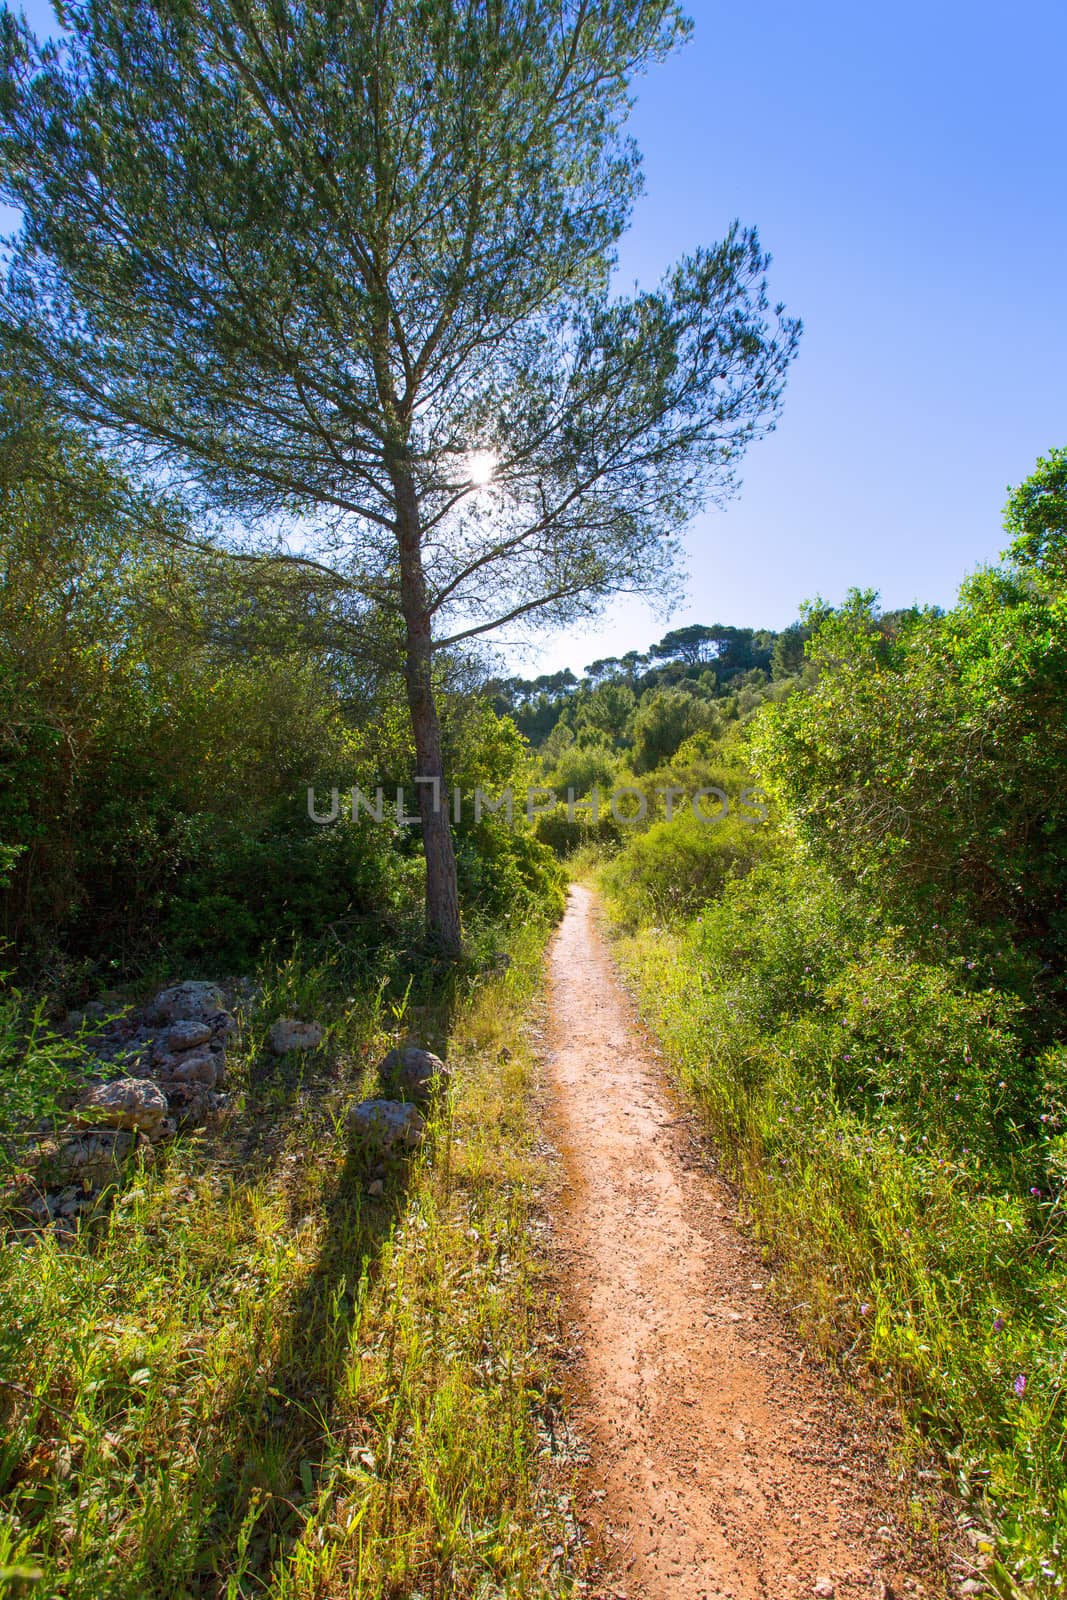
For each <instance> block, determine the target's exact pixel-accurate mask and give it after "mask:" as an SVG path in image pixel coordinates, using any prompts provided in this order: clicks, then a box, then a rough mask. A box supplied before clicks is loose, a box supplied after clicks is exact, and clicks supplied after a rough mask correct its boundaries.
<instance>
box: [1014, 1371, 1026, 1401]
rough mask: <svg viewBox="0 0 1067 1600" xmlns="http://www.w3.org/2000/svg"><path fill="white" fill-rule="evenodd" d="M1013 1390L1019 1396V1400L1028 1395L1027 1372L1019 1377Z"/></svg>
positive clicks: (1021, 1373)
mask: <svg viewBox="0 0 1067 1600" xmlns="http://www.w3.org/2000/svg"><path fill="white" fill-rule="evenodd" d="M1012 1388H1013V1389H1014V1390H1015V1393H1016V1394H1017V1395H1018V1396H1019V1399H1020V1400H1021V1399H1022V1397H1023V1395H1024V1394H1025V1393H1026V1373H1025V1372H1020V1374H1019V1376H1018V1377H1017V1378H1016V1380H1015V1382H1014V1383H1013V1384H1012Z"/></svg>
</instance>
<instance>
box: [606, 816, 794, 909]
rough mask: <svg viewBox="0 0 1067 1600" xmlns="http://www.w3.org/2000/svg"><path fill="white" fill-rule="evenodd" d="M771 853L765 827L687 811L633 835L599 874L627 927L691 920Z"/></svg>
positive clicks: (755, 823)
mask: <svg viewBox="0 0 1067 1600" xmlns="http://www.w3.org/2000/svg"><path fill="white" fill-rule="evenodd" d="M769 848H770V841H769V839H768V836H767V831H766V829H765V827H763V826H761V825H760V824H759V823H758V822H755V821H753V820H746V819H745V818H744V817H743V816H740V815H727V816H726V817H724V818H723V819H722V820H721V821H719V822H699V821H698V820H697V818H696V817H695V816H694V815H693V813H692V811H691V810H690V809H689V808H686V810H685V811H683V812H680V813H679V814H678V815H677V816H675V817H673V818H672V819H671V821H670V822H668V821H666V820H663V821H661V822H655V823H653V824H652V826H651V827H650V828H649V829H648V830H647V832H645V833H638V834H634V835H632V836H631V837H630V838H629V839H628V840H627V842H626V843H625V844H624V846H623V848H622V850H621V851H620V852H619V854H618V855H617V856H616V857H615V858H614V860H612V861H611V862H610V863H608V864H607V866H606V867H605V869H604V882H605V884H606V886H607V888H608V891H609V893H610V894H611V895H612V896H613V898H614V900H615V901H616V903H617V905H618V906H619V908H620V910H621V913H622V916H623V918H624V920H625V921H626V923H627V925H628V926H631V927H634V926H637V925H639V924H640V923H642V922H648V921H672V920H675V919H677V918H680V917H684V916H687V915H691V914H692V913H693V912H694V911H697V910H699V909H700V907H701V906H704V905H707V904H708V902H709V901H711V900H714V899H715V898H716V896H718V895H719V894H721V893H722V891H723V889H724V887H725V886H726V884H727V883H728V882H729V881H730V880H731V879H732V878H738V877H742V876H744V874H745V873H746V872H750V871H751V870H752V868H753V867H754V866H755V864H756V863H757V861H759V860H760V859H761V858H762V857H763V856H764V855H766V853H767V851H768V849H769Z"/></svg>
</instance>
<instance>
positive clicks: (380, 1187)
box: [367, 1178, 385, 1200]
mask: <svg viewBox="0 0 1067 1600" xmlns="http://www.w3.org/2000/svg"><path fill="white" fill-rule="evenodd" d="M367 1193H368V1194H369V1195H371V1196H372V1198H373V1199H375V1200H377V1198H378V1196H379V1195H382V1194H384V1193H385V1184H384V1183H383V1182H382V1180H381V1178H375V1180H374V1182H373V1183H368V1185H367Z"/></svg>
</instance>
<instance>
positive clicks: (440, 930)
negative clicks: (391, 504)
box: [393, 472, 462, 956]
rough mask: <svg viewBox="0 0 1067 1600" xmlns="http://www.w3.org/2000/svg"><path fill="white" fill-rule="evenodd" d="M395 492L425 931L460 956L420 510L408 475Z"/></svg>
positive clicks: (445, 949) (396, 481) (397, 476)
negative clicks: (422, 862) (417, 780)
mask: <svg viewBox="0 0 1067 1600" xmlns="http://www.w3.org/2000/svg"><path fill="white" fill-rule="evenodd" d="M393 481H394V484H395V487H396V491H397V507H398V511H397V541H398V544H399V546H400V607H401V611H402V612H403V616H404V629H405V637H404V679H405V684H406V687H407V699H408V711H409V712H410V715H411V731H412V733H413V735H414V738H415V757H416V762H417V767H416V773H417V776H418V777H419V778H421V779H424V780H425V779H430V780H434V781H431V782H425V781H424V782H422V783H420V784H418V786H417V787H418V795H419V817H420V819H421V822H422V842H423V848H424V850H425V852H426V931H427V933H428V934H429V936H430V938H431V939H432V941H433V942H434V943H435V944H436V945H437V946H438V948H439V949H440V950H441V951H442V953H443V954H445V955H448V956H456V955H458V954H459V953H460V949H461V947H462V936H461V932H460V925H459V890H458V886H457V882H456V853H455V850H454V849H453V847H452V829H451V826H450V824H449V820H448V797H447V795H446V793H445V785H444V760H443V756H442V752H441V720H440V718H439V716H438V714H437V702H436V701H435V699H434V692H433V679H432V676H431V671H430V661H431V651H432V643H433V641H432V634H431V627H430V613H429V608H428V604H427V597H426V580H425V577H424V575H423V570H422V548H421V540H420V530H419V509H418V501H417V499H416V495H415V487H414V484H413V483H412V481H411V477H410V474H406V473H403V472H397V473H395V474H394V480H393Z"/></svg>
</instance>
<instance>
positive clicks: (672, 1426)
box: [547, 887, 951, 1600]
mask: <svg viewBox="0 0 1067 1600" xmlns="http://www.w3.org/2000/svg"><path fill="white" fill-rule="evenodd" d="M549 975H550V1014H549V1046H550V1053H549V1058H548V1071H547V1077H548V1091H549V1113H550V1119H551V1122H552V1134H553V1137H554V1139H555V1141H556V1143H557V1145H558V1147H559V1150H560V1152H561V1156H562V1168H563V1179H564V1184H563V1195H562V1205H561V1208H560V1215H559V1218H558V1222H557V1238H558V1244H559V1248H560V1252H561V1257H562V1260H563V1262H564V1264H565V1265H564V1270H563V1304H564V1312H565V1316H566V1318H567V1321H568V1324H569V1326H570V1328H571V1331H572V1333H573V1335H574V1338H575V1342H576V1344H577V1347H578V1350H579V1355H578V1358H577V1361H576V1369H575V1372H574V1376H573V1383H572V1389H573V1393H572V1395H571V1397H570V1398H571V1409H572V1413H573V1415H574V1416H575V1419H576V1425H577V1429H578V1432H579V1435H580V1437H581V1439H582V1441H583V1445H584V1448H585V1449H586V1450H587V1452H588V1461H589V1464H588V1468H587V1470H586V1471H585V1473H584V1483H583V1500H584V1505H583V1517H584V1518H585V1519H586V1520H587V1521H589V1522H590V1523H591V1524H592V1526H593V1528H594V1529H595V1530H596V1539H597V1542H598V1543H599V1544H600V1545H601V1547H602V1548H603V1549H604V1550H605V1552H606V1557H605V1566H604V1568H603V1570H602V1572H601V1580H602V1586H601V1588H600V1589H599V1590H598V1591H597V1592H598V1593H600V1594H603V1595H627V1596H630V1597H633V1600H638V1597H644V1600H660V1597H661V1596H662V1597H671V1600H790V1597H792V1596H801V1595H813V1594H828V1593H829V1592H830V1588H831V1586H832V1592H833V1594H834V1595H835V1596H836V1597H837V1600H859V1597H863V1600H871V1597H878V1600H890V1597H892V1596H900V1597H903V1596H906V1595H908V1596H910V1595H941V1594H947V1593H950V1592H951V1590H950V1588H949V1587H948V1585H947V1583H946V1581H945V1578H944V1576H943V1575H941V1574H939V1571H938V1565H937V1562H936V1560H935V1558H934V1554H933V1551H932V1548H931V1547H930V1546H929V1545H928V1543H927V1542H926V1541H924V1540H921V1539H918V1538H916V1536H914V1535H913V1534H909V1533H908V1532H907V1531H906V1523H905V1516H906V1508H905V1505H904V1498H905V1497H904V1494H903V1492H902V1490H901V1486H900V1484H899V1483H898V1482H897V1481H896V1480H895V1479H894V1477H893V1475H892V1473H891V1471H890V1469H889V1466H888V1464H887V1460H886V1456H885V1451H884V1448H883V1442H882V1441H880V1440H879V1438H878V1437H877V1434H876V1432H875V1430H874V1429H873V1428H872V1425H871V1423H870V1422H868V1421H864V1420H863V1419H862V1418H861V1416H860V1415H859V1413H858V1411H857V1410H856V1408H855V1407H854V1406H853V1404H852V1403H851V1402H850V1401H849V1399H848V1397H847V1396H846V1395H845V1394H844V1392H843V1391H842V1389H841V1387H840V1385H839V1383H837V1382H835V1381H834V1379H833V1377H832V1375H831V1374H830V1373H828V1372H827V1371H826V1370H825V1369H823V1368H821V1367H820V1366H819V1365H818V1363H816V1362H813V1361H811V1360H810V1359H808V1360H806V1359H805V1358H804V1355H803V1352H802V1349H801V1347H800V1346H799V1345H798V1344H797V1343H796V1341H795V1338H794V1337H792V1336H791V1334H790V1332H789V1329H788V1326H787V1324H786V1323H785V1322H784V1320H783V1318H782V1317H781V1315H780V1314H779V1313H778V1312H777V1311H776V1309H775V1307H774V1305H773V1303H772V1301H771V1299H770V1297H769V1293H768V1283H767V1276H766V1269H765V1268H764V1267H763V1266H762V1265H761V1263H760V1258H759V1256H758V1254H757V1253H756V1251H755V1250H754V1249H753V1247H752V1246H751V1245H750V1244H749V1243H748V1242H747V1241H746V1240H745V1239H744V1238H743V1237H742V1236H741V1235H740V1233H739V1232H738V1231H737V1229H736V1227H735V1226H734V1224H733V1222H732V1220H731V1219H732V1216H733V1214H734V1211H735V1206H734V1203H733V1201H732V1199H731V1196H730V1194H729V1192H728V1191H727V1189H726V1188H725V1186H724V1185H723V1184H721V1182H719V1181H718V1180H717V1179H716V1178H715V1177H714V1176H713V1175H712V1174H710V1173H709V1172H708V1170H707V1169H706V1168H705V1167H704V1166H703V1165H700V1164H696V1163H694V1162H693V1161H692V1160H691V1159H688V1158H687V1155H686V1140H685V1137H684V1130H683V1128H682V1127H681V1126H680V1124H683V1123H684V1122H685V1121H687V1118H685V1117H684V1115H682V1114H681V1112H680V1108H679V1106H678V1105H677V1104H676V1103H675V1102H674V1101H673V1099H672V1096H671V1092H670V1090H669V1089H668V1087H667V1086H666V1084H665V1083H664V1081H663V1077H662V1073H661V1070H660V1068H659V1067H658V1065H657V1063H656V1061H655V1059H654V1057H653V1055H652V1052H651V1050H650V1048H649V1046H648V1045H647V1043H646V1042H645V1041H644V1040H643V1038H642V1036H641V1034H640V1031H639V1029H638V1028H637V1026H636V1025H635V1020H634V1017H633V1013H632V1008H631V1006H630V1004H629V1001H628V999H627V996H626V993H625V991H624V989H623V987H622V985H621V982H620V980H619V977H618V975H617V972H616V970H615V967H614V964H613V962H612V960H611V957H610V955H609V953H608V950H607V948H606V946H605V943H604V940H603V937H602V935H601V933H600V931H599V928H598V926H597V921H596V912H595V902H594V899H593V897H592V895H591V893H590V892H589V891H588V890H587V889H585V888H582V887H575V888H574V889H572V891H571V896H570V900H569V904H568V909H567V913H566V916H565V918H564V921H563V923H562V925H561V927H560V929H559V931H558V933H557V934H556V937H555V940H554V943H553V945H552V949H551V953H550V957H549Z"/></svg>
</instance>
